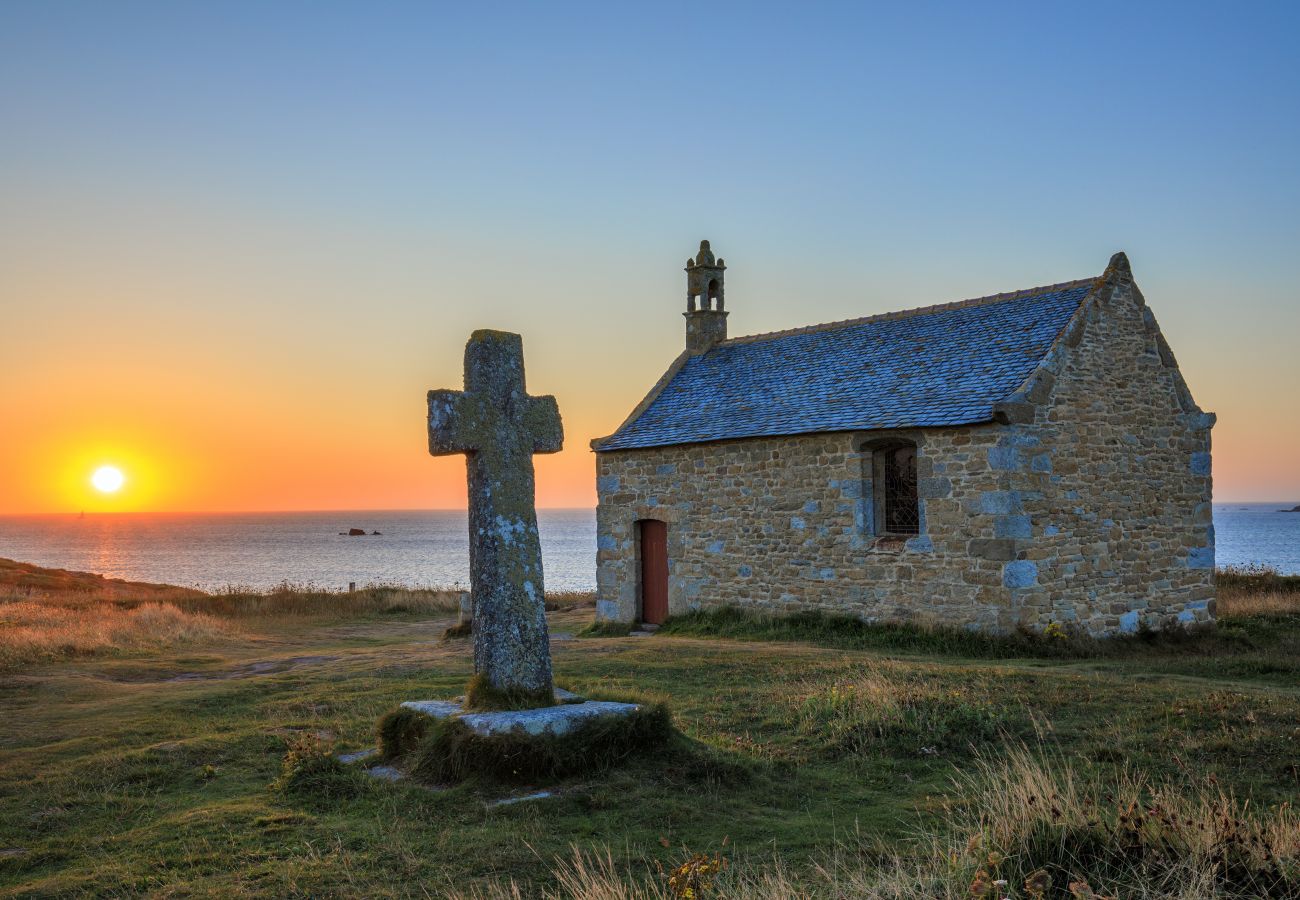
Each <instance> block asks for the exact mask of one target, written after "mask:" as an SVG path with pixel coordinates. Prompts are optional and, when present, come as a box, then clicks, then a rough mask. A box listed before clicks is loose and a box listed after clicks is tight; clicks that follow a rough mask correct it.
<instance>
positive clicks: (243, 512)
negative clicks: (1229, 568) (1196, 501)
mask: <svg viewBox="0 0 1300 900" xmlns="http://www.w3.org/2000/svg"><path fill="white" fill-rule="evenodd" d="M1211 503H1213V504H1214V505H1215V506H1236V505H1265V504H1272V503H1281V504H1284V505H1286V504H1290V503H1291V501H1290V500H1276V499H1275V500H1212V501H1211ZM1293 505H1294V504H1293ZM535 509H536V510H537V511H538V512H571V511H578V510H581V511H586V512H595V511H596V505H595V504H592V505H591V506H538V507H535ZM468 511H469V508H468V507H466V506H428V507H426V506H401V507H373V508H371V507H353V508H349V509H150V510H144V509H137V510H75V511H69V510H60V511H57V512H0V519H18V518H25V517H38V516H71V517H73V518H80V517H81V516H83V515H84V516H255V515H295V514H316V515H324V514H326V513H331V514H332V513H338V514H345V513H410V512H429V513H443V512H468Z"/></svg>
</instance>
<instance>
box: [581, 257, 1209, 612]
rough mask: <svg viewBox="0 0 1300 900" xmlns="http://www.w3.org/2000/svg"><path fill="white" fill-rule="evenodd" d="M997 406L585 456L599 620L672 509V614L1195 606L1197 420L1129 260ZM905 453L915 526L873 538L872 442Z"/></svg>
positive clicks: (1200, 514) (618, 601)
mask: <svg viewBox="0 0 1300 900" xmlns="http://www.w3.org/2000/svg"><path fill="white" fill-rule="evenodd" d="M1005 406H1006V408H1005V409H1001V410H999V412H998V419H999V421H996V422H991V423H988V424H983V425H974V426H965V427H957V428H926V429H910V430H901V431H891V432H876V431H873V432H860V433H824V434H813V435H802V436H794V437H776V438H756V439H748V440H737V441H721V442H716V443H710V444H696V445H686V446H676V447H661V448H652V449H641V450H621V451H607V452H599V453H597V457H596V466H597V490H598V494H599V506H598V509H597V534H598V551H597V553H598V557H597V558H598V563H597V614H598V616H599V617H600V618H603V619H613V620H620V621H632V620H635V619H636V618H638V616H639V609H640V599H639V597H638V596H637V591H638V584H639V580H640V579H639V577H638V575H639V566H640V560H639V555H638V540H637V532H638V528H637V522H638V521H639V520H642V519H659V520H662V521H664V522H667V523H668V557H669V611H670V613H671V614H679V613H681V612H684V611H686V610H690V609H696V608H701V607H710V606H722V605H734V606H740V607H747V608H756V609H765V610H773V611H788V610H796V609H821V610H827V611H833V612H841V613H851V614H853V615H857V616H860V617H862V618H864V619H867V620H872V621H909V620H911V621H933V622H942V623H946V624H951V625H961V626H970V627H977V628H982V629H988V630H994V631H1005V630H1008V629H1011V628H1015V627H1017V626H1019V625H1022V624H1023V625H1027V626H1029V627H1033V628H1042V627H1045V626H1046V625H1047V624H1048V623H1050V622H1053V621H1055V622H1060V623H1063V624H1073V625H1075V626H1077V627H1080V628H1082V629H1084V630H1087V631H1089V632H1091V633H1094V634H1107V633H1115V632H1121V631H1129V630H1135V629H1136V628H1138V627H1139V626H1140V625H1141V624H1143V623H1145V624H1147V625H1149V626H1151V627H1162V626H1165V625H1168V624H1170V623H1171V622H1199V621H1205V620H1207V619H1209V618H1211V617H1212V616H1213V597H1214V586H1213V566H1214V537H1213V527H1212V525H1211V524H1210V455H1209V428H1210V426H1211V425H1212V424H1213V416H1210V415H1207V414H1203V413H1201V412H1200V410H1199V409H1197V408H1196V407H1195V404H1194V403H1192V402H1191V397H1190V395H1189V394H1188V393H1187V390H1186V386H1185V385H1184V384H1183V383H1182V379H1181V376H1179V375H1178V371H1177V366H1176V364H1175V363H1174V362H1173V356H1172V354H1171V353H1170V352H1169V351H1168V347H1167V345H1166V344H1165V343H1164V340H1163V338H1161V337H1160V335H1159V330H1158V328H1156V326H1155V321H1154V318H1152V317H1151V315H1150V312H1149V310H1147V308H1146V307H1145V305H1144V304H1143V302H1142V299H1141V294H1140V293H1139V292H1138V291H1137V290H1136V288H1135V287H1134V286H1133V285H1132V279H1131V276H1130V275H1129V274H1128V272H1127V263H1126V261H1124V263H1123V265H1117V266H1112V269H1111V270H1108V272H1107V276H1106V278H1105V280H1104V281H1101V282H1099V286H1098V288H1097V290H1096V291H1095V292H1094V294H1093V296H1092V297H1091V298H1090V299H1089V300H1088V301H1087V302H1086V303H1085V304H1084V307H1083V309H1082V310H1081V314H1080V316H1078V317H1077V320H1076V321H1075V322H1073V323H1072V324H1071V327H1070V329H1069V330H1068V331H1067V334H1066V336H1065V338H1064V339H1063V340H1062V341H1061V342H1060V343H1059V344H1058V345H1057V347H1056V349H1055V350H1054V351H1053V353H1052V354H1051V356H1050V357H1049V358H1048V360H1046V361H1045V364H1044V366H1043V367H1042V369H1040V370H1039V371H1038V372H1036V373H1035V375H1034V376H1033V377H1032V378H1031V379H1030V381H1029V382H1028V383H1027V384H1026V386H1025V389H1024V390H1023V391H1022V392H1021V394H1020V395H1018V396H1016V397H1014V398H1011V402H1009V403H1008V404H1006V405H1005ZM891 439H905V440H910V441H912V442H914V443H915V444H916V445H917V449H918V461H917V466H918V488H919V490H918V493H919V495H920V511H921V533H920V534H919V535H918V536H916V537H912V538H910V539H902V538H881V537H879V536H877V535H876V534H874V533H873V522H874V521H875V516H874V515H873V510H872V502H873V500H872V497H873V493H874V491H873V485H872V481H871V453H872V444H873V443H877V442H880V441H882V440H891Z"/></svg>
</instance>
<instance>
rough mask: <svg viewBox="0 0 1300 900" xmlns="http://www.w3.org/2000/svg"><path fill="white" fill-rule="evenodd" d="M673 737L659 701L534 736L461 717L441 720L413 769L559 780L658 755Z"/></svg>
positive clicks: (455, 776) (433, 776)
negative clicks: (483, 730)
mask: <svg viewBox="0 0 1300 900" xmlns="http://www.w3.org/2000/svg"><path fill="white" fill-rule="evenodd" d="M674 735H676V729H675V728H674V727H673V724H672V716H671V715H670V714H669V712H668V709H667V708H666V707H665V706H662V705H658V704H656V705H645V706H642V707H641V708H640V709H638V710H636V711H635V712H632V713H631V714H629V715H626V716H608V717H601V718H596V719H590V720H588V721H586V722H584V723H582V724H581V725H579V726H577V727H576V728H574V729H573V730H572V731H570V732H568V733H566V734H563V735H559V736H555V735H549V734H542V735H532V734H527V733H525V732H523V731H522V730H521V729H520V730H516V731H512V732H506V733H501V734H492V735H486V736H485V735H480V734H477V733H476V732H474V731H473V730H472V729H471V728H470V727H469V726H468V725H466V724H465V723H464V722H462V721H460V720H459V719H455V718H450V719H439V720H436V721H434V722H433V723H432V724H431V726H430V730H429V733H428V735H427V737H426V738H425V740H424V742H423V743H422V744H421V746H420V748H419V749H418V750H417V751H416V754H415V757H414V765H413V771H414V772H415V774H416V775H418V776H420V777H422V778H426V779H428V780H430V781H435V782H440V783H448V782H461V781H468V780H487V781H499V782H511V783H520V782H536V781H546V780H554V779H558V778H564V777H567V776H569V775H574V774H577V773H590V772H595V771H602V770H605V769H609V768H611V767H614V766H617V765H620V764H621V763H623V762H624V761H625V760H627V759H628V758H630V757H632V756H635V755H641V754H652V753H656V752H657V751H659V750H660V749H661V748H663V747H664V745H665V744H667V743H669V742H670V741H671V740H672V739H673V737H674Z"/></svg>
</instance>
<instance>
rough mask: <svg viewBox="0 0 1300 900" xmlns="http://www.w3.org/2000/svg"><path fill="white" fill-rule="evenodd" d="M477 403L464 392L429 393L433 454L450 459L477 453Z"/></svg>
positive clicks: (440, 391)
mask: <svg viewBox="0 0 1300 900" xmlns="http://www.w3.org/2000/svg"><path fill="white" fill-rule="evenodd" d="M473 406H474V400H473V398H471V397H470V396H469V395H468V394H466V393H465V392H464V391H450V390H439V391H429V453H430V454H432V455H433V456H450V455H452V454H454V453H469V452H471V451H474V450H477V449H478V446H477V443H478V442H477V441H476V440H474V435H472V434H470V433H469V432H470V431H471V430H472V423H473V422H474V420H475V419H476V416H475V415H474V409H473Z"/></svg>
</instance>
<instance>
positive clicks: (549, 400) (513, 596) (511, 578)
mask: <svg viewBox="0 0 1300 900" xmlns="http://www.w3.org/2000/svg"><path fill="white" fill-rule="evenodd" d="M428 424H429V452H430V453H431V454H433V455H434V456H445V455H450V454H456V453H461V454H464V455H465V463H466V469H467V473H468V481H469V539H470V540H469V556H470V587H471V591H472V594H473V613H474V628H473V630H474V670H475V671H476V672H480V673H482V674H484V675H485V676H486V677H487V679H488V682H489V683H490V684H491V685H492V686H493V687H494V688H497V689H498V690H502V691H523V692H526V693H531V694H549V693H550V692H551V690H552V687H553V684H552V676H551V653H550V642H549V640H548V638H547V633H546V607H545V591H544V587H543V579H542V553H541V545H540V543H539V541H538V536H537V512H536V509H535V508H534V498H535V493H536V490H535V484H534V474H533V458H532V457H533V454H534V453H557V452H559V450H560V449H561V447H562V445H563V442H564V431H563V426H562V424H561V422H560V412H559V407H558V406H557V405H556V402H555V398H554V397H530V396H529V395H528V393H527V391H526V389H525V385H524V350H523V339H522V338H520V336H519V335H517V334H510V333H508V332H503V331H486V330H484V331H475V332H474V333H473V335H471V337H470V339H469V343H468V344H466V346H465V389H464V390H463V391H452V390H436V391H430V392H429V420H428Z"/></svg>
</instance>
